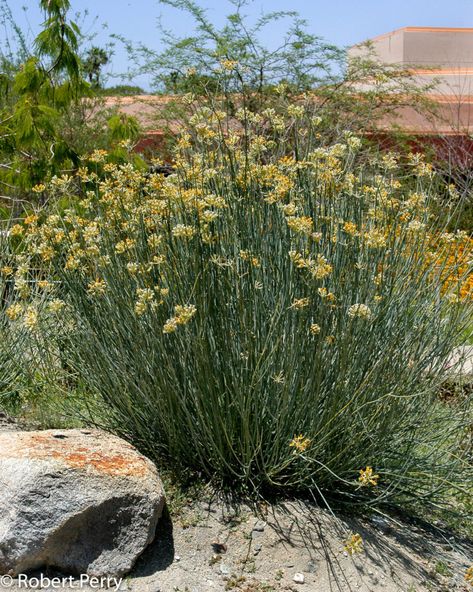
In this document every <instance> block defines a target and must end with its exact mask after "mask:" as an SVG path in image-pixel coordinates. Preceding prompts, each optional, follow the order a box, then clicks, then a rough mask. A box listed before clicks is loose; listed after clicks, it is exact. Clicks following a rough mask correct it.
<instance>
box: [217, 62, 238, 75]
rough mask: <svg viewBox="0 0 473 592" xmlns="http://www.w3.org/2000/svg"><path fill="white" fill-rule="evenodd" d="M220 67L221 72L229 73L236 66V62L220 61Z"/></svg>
mask: <svg viewBox="0 0 473 592" xmlns="http://www.w3.org/2000/svg"><path fill="white" fill-rule="evenodd" d="M220 65H221V66H222V68H223V70H226V71H227V72H231V71H232V70H234V69H235V68H236V67H237V66H238V62H236V61H235V60H220Z"/></svg>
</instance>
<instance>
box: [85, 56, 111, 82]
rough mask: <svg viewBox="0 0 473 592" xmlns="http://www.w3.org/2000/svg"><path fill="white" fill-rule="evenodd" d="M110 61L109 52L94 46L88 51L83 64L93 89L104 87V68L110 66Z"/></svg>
mask: <svg viewBox="0 0 473 592" xmlns="http://www.w3.org/2000/svg"><path fill="white" fill-rule="evenodd" d="M109 60H110V58H109V55H108V53H107V51H106V50H105V49H102V48H101V47H96V46H93V47H91V48H90V49H89V50H88V52H87V54H86V58H85V60H84V62H83V69H84V74H86V76H87V78H88V80H89V83H90V84H91V86H92V88H100V87H101V86H102V80H101V75H102V68H103V66H105V65H107V64H108V62H109Z"/></svg>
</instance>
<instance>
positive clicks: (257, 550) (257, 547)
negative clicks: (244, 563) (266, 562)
mask: <svg viewBox="0 0 473 592" xmlns="http://www.w3.org/2000/svg"><path fill="white" fill-rule="evenodd" d="M262 548H263V546H262V545H260V544H258V545H255V546H254V548H253V555H258V554H259V553H260V552H261V549H262Z"/></svg>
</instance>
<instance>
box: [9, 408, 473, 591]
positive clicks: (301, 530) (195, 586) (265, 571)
mask: <svg viewBox="0 0 473 592" xmlns="http://www.w3.org/2000/svg"><path fill="white" fill-rule="evenodd" d="M18 427H19V426H18V425H17V424H16V423H15V422H14V421H13V420H11V419H10V418H8V416H7V415H6V414H4V413H2V412H0V430H2V431H4V430H14V429H18ZM21 428H22V429H24V426H21ZM21 428H20V429H21ZM0 494H1V491H0ZM351 533H358V534H360V535H361V537H362V539H363V550H362V552H360V553H356V554H353V555H350V554H349V553H347V551H346V550H345V548H344V545H345V541H346V540H347V538H348V536H350V534H351ZM0 552H1V549H0ZM472 564H473V541H471V540H462V539H459V538H457V537H454V536H453V535H452V534H451V533H448V532H447V531H446V530H445V529H444V527H443V525H442V524H439V523H437V524H434V525H429V524H426V523H420V522H418V521H417V522H416V521H412V520H408V519H407V518H406V517H403V518H399V517H397V518H393V517H388V516H381V515H378V514H374V515H373V516H371V517H369V518H359V517H354V516H341V515H333V514H332V513H331V512H329V511H328V510H322V509H320V508H318V507H316V506H314V504H311V503H305V502H302V501H292V502H287V503H285V504H278V505H265V506H263V507H260V508H259V509H258V511H257V512H255V511H254V509H252V508H250V507H249V506H246V505H241V504H240V505H235V504H231V503H229V502H225V501H224V500H222V499H218V498H216V496H214V495H213V496H212V495H210V494H207V490H206V489H204V490H203V491H201V492H200V493H199V494H198V495H197V496H194V497H193V498H192V499H189V500H187V501H186V502H185V503H184V504H181V505H180V507H179V508H178V509H174V511H173V516H172V517H171V516H170V514H169V511H168V510H167V509H166V510H165V512H164V515H163V517H162V518H161V520H160V522H159V524H158V530H157V536H156V540H155V542H154V543H153V544H152V545H151V546H150V547H149V548H148V549H147V550H146V551H145V552H144V553H143V555H142V556H141V557H140V558H139V559H138V562H137V564H136V566H135V568H134V570H133V572H132V573H131V574H130V575H129V576H127V577H126V578H125V579H124V580H123V581H122V583H121V585H120V587H119V590H121V591H130V592H223V591H234V592H281V591H292V592H381V591H383V592H432V591H439V592H473V585H471V584H469V583H468V582H467V581H466V580H465V577H464V576H465V572H466V570H467V568H468V567H470V566H471V565H472ZM32 575H35V576H38V575H39V574H32ZM44 575H45V576H48V577H54V576H55V577H57V576H60V575H61V574H57V573H47V574H44ZM114 584H115V583H114V582H113V583H112V586H111V587H110V589H112V590H113V589H117V588H116V587H115V586H114ZM104 588H106V587H104V586H102V587H98V586H97V585H94V586H88V585H84V584H80V583H79V582H77V581H76V582H73V583H72V584H69V585H65V586H62V587H61V588H58V587H57V586H55V587H52V586H43V587H39V588H37V587H35V588H34V589H41V590H44V591H48V592H49V591H51V592H52V590H57V589H62V590H78V589H80V590H98V589H104ZM22 589H23V590H24V589H32V587H31V586H29V587H28V586H25V583H23V585H21V584H20V583H19V582H18V580H15V579H13V580H11V581H7V582H2V580H1V578H0V590H2V591H3V590H15V591H16V590H22Z"/></svg>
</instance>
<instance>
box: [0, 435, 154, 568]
mask: <svg viewBox="0 0 473 592" xmlns="http://www.w3.org/2000/svg"><path fill="white" fill-rule="evenodd" d="M0 491H1V496H0V574H6V573H9V574H11V575H17V574H19V573H25V572H27V571H30V570H34V569H40V568H45V567H53V568H56V569H58V570H60V571H61V572H63V573H71V574H82V573H87V574H89V575H91V576H98V577H104V576H105V577H121V576H123V575H124V574H126V573H127V572H129V571H130V570H131V568H132V567H133V565H134V563H135V561H136V559H137V557H138V556H139V555H140V554H141V553H142V552H143V551H144V549H145V548H146V547H147V546H148V545H149V543H151V541H152V540H153V538H154V536H155V530H156V525H157V522H158V520H159V517H160V515H161V512H162V508H163V505H164V492H163V487H162V484H161V480H160V479H159V476H158V473H157V471H156V468H155V467H154V465H153V464H152V463H151V462H150V461H149V460H148V459H146V458H145V457H144V456H142V455H141V454H139V453H138V452H137V451H136V450H135V449H134V448H133V447H132V446H131V445H129V444H128V443H126V442H124V441H123V440H121V439H120V438H117V437H115V436H111V435H109V434H106V433H104V432H101V431H99V430H47V431H37V432H24V431H19V432H2V431H0Z"/></svg>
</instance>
